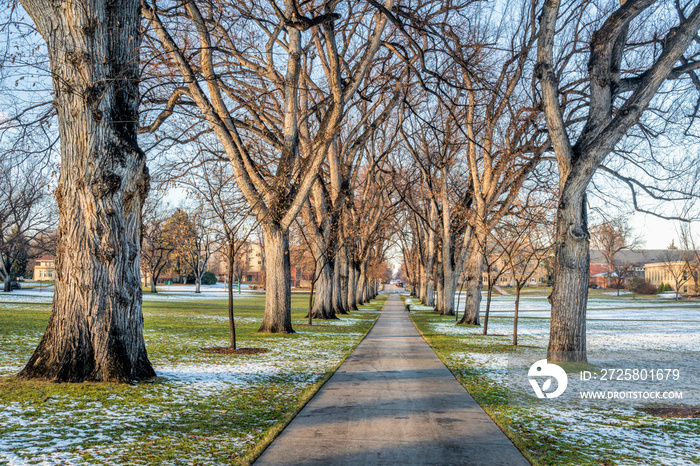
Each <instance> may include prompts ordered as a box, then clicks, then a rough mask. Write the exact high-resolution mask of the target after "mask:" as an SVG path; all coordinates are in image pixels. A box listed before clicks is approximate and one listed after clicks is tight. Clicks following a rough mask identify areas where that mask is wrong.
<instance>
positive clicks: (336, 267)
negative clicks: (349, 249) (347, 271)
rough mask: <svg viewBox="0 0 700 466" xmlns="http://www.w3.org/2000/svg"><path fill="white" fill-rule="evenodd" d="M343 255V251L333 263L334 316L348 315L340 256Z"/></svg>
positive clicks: (337, 254) (332, 299)
mask: <svg viewBox="0 0 700 466" xmlns="http://www.w3.org/2000/svg"><path fill="white" fill-rule="evenodd" d="M341 254H342V249H341V250H339V251H338V252H337V253H336V254H335V260H334V261H333V283H332V287H331V288H332V291H331V293H332V296H331V302H332V304H333V313H334V314H347V311H346V310H345V308H344V307H343V291H342V286H341V284H340V283H341V281H342V269H343V266H342V264H341V261H340V256H341Z"/></svg>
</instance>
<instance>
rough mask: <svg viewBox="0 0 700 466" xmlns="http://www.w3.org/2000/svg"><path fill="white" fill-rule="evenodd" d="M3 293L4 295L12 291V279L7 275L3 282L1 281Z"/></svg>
mask: <svg viewBox="0 0 700 466" xmlns="http://www.w3.org/2000/svg"><path fill="white" fill-rule="evenodd" d="M3 291H4V292H5V293H9V292H11V291H12V277H10V274H9V273H8V274H6V275H5V280H4V281H3Z"/></svg>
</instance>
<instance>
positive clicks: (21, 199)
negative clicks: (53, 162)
mask: <svg viewBox="0 0 700 466" xmlns="http://www.w3.org/2000/svg"><path fill="white" fill-rule="evenodd" d="M44 180H45V175H44V174H43V173H41V170H40V167H37V166H36V165H34V166H32V165H31V164H30V163H29V162H28V163H24V164H21V165H13V164H12V162H11V161H5V163H4V164H3V166H1V167H0V276H1V277H2V279H3V281H4V291H5V292H9V291H11V286H10V284H11V283H10V282H11V280H12V279H13V275H14V274H13V272H14V271H15V269H16V268H17V265H18V264H19V262H20V261H21V260H22V259H23V258H24V261H25V262H26V259H27V255H28V249H29V246H30V243H33V242H34V240H35V238H38V237H40V236H42V235H44V234H45V233H46V232H47V229H48V228H51V227H52V226H53V224H54V223H53V221H54V216H53V215H52V209H51V208H50V207H49V206H47V205H46V201H47V198H48V197H49V196H48V194H49V187H48V186H47V185H46V183H45V181H44Z"/></svg>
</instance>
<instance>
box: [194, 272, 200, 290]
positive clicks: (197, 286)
mask: <svg viewBox="0 0 700 466" xmlns="http://www.w3.org/2000/svg"><path fill="white" fill-rule="evenodd" d="M201 288H202V277H201V276H199V275H197V276H196V277H195V279H194V292H195V293H201V292H202V289H201Z"/></svg>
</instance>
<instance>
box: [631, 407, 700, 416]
mask: <svg viewBox="0 0 700 466" xmlns="http://www.w3.org/2000/svg"><path fill="white" fill-rule="evenodd" d="M639 410H640V411H644V412H645V413H647V414H651V415H652V416H658V417H664V418H666V417H677V418H700V406H688V405H670V406H654V407H651V408H640V409H639Z"/></svg>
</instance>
